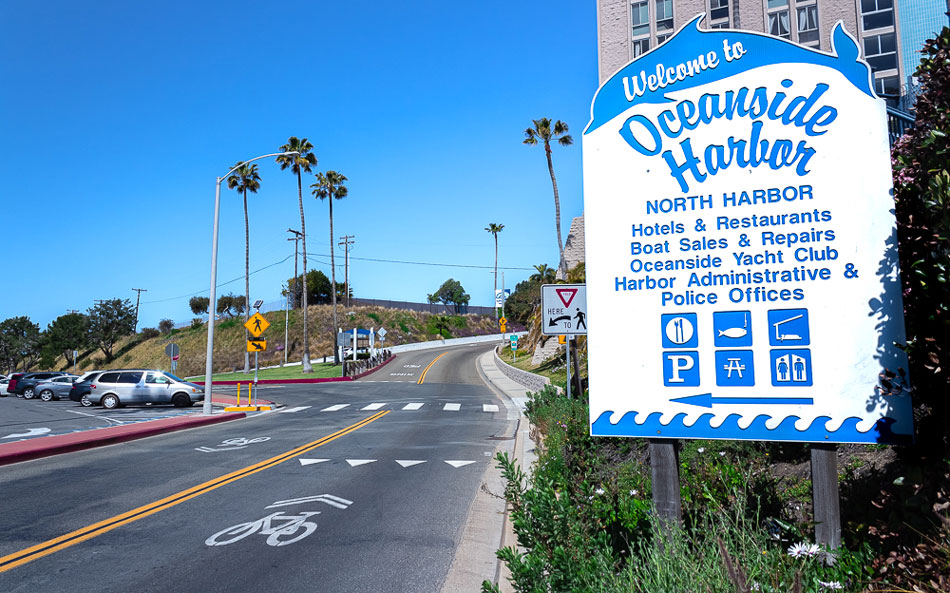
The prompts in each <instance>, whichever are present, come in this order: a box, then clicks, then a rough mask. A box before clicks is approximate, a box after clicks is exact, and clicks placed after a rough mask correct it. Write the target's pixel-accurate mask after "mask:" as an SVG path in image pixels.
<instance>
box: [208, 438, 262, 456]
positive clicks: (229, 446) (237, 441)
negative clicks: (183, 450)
mask: <svg viewBox="0 0 950 593" xmlns="http://www.w3.org/2000/svg"><path fill="white" fill-rule="evenodd" d="M269 440H270V437H255V438H253V439H247V438H244V437H237V438H233V439H227V440H224V441H221V444H220V445H218V446H217V447H214V448H213V447H195V451H201V452H202V453H214V452H216V451H235V450H237V449H243V448H245V447H247V446H248V445H254V444H257V443H264V442H267V441H269Z"/></svg>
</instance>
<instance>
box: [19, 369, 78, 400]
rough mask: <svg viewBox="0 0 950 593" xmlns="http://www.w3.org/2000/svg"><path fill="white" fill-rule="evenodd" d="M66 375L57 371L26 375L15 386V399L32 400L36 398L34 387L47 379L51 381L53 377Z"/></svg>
mask: <svg viewBox="0 0 950 593" xmlns="http://www.w3.org/2000/svg"><path fill="white" fill-rule="evenodd" d="M65 374H66V373H62V372H59V371H56V372H43V373H27V374H25V375H23V376H22V377H20V380H19V381H17V384H16V394H17V397H23V398H24V399H33V398H34V397H36V389H35V388H36V386H37V385H38V384H40V383H42V382H43V381H45V380H47V379H52V378H53V377H61V376H63V375H65Z"/></svg>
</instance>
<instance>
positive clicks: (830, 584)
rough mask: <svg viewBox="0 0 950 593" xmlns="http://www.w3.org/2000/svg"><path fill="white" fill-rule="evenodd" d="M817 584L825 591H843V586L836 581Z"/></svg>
mask: <svg viewBox="0 0 950 593" xmlns="http://www.w3.org/2000/svg"><path fill="white" fill-rule="evenodd" d="M818 584H819V585H821V586H822V587H824V588H826V589H844V585H842V584H841V583H839V582H838V581H829V582H827V583H826V582H824V581H818Z"/></svg>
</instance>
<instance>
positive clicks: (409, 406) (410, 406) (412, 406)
mask: <svg viewBox="0 0 950 593" xmlns="http://www.w3.org/2000/svg"><path fill="white" fill-rule="evenodd" d="M423 405H424V404H420V403H412V404H406V405H405V406H403V408H402V409H403V410H418V409H419V408H421V407H422V406H423Z"/></svg>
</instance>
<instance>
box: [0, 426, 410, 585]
mask: <svg viewBox="0 0 950 593" xmlns="http://www.w3.org/2000/svg"><path fill="white" fill-rule="evenodd" d="M390 411H391V410H383V411H381V412H378V413H376V414H373V415H372V416H369V417H368V418H364V419H363V420H360V421H359V422H357V423H355V424H351V425H350V426H347V427H346V428H342V429H340V430H338V431H336V432H334V433H331V434H328V435H327V436H325V437H322V438H320V439H317V440H316V441H313V442H311V443H307V444H306V445H302V446H300V447H297V448H296V449H291V450H290V451H287V452H285V453H281V454H280V455H277V456H276V457H271V458H270V459H266V460H264V461H261V462H259V463H255V464H254V465H249V466H247V467H245V468H243V469H239V470H237V471H234V472H231V473H228V474H225V475H223V476H219V477H217V478H215V479H213V480H209V481H207V482H204V483H203V484H198V485H197V486H193V487H191V488H188V489H187V490H182V491H181V492H178V493H176V494H172V495H171V496H167V497H165V498H162V499H160V500H156V501H155V502H152V503H149V504H147V505H143V506H140V507H138V508H136V509H132V510H131V511H126V512H125V513H122V514H120V515H116V516H114V517H110V518H109V519H105V520H104V521H99V522H97V523H93V524H92V525H87V526H86V527H82V528H80V529H77V530H75V531H71V532H69V533H66V534H63V535H61V536H59V537H55V538H53V539H50V540H47V541H45V542H42V543H39V544H36V545H33V546H30V547H28V548H24V549H23V550H20V551H18V552H14V553H12V554H7V555H6V556H3V557H0V573H4V572H6V571H8V570H11V569H13V568H16V567H18V566H22V565H24V564H27V563H29V562H32V561H34V560H38V559H39V558H42V557H44V556H48V555H50V554H53V553H54V552H58V551H60V550H64V549H66V548H69V547H71V546H74V545H76V544H78V543H81V542H84V541H86V540H89V539H92V538H94V537H97V536H100V535H102V534H104V533H107V532H109V531H112V530H113V529H115V528H117V527H121V526H122V525H126V524H128V523H132V522H134V521H138V520H139V519H144V518H145V517H148V516H149V515H154V514H155V513H157V512H159V511H163V510H165V509H169V508H171V507H173V506H176V505H179V504H181V503H183V502H185V501H186V500H191V499H192V498H195V497H197V496H201V495H202V494H206V493H208V492H211V491H212V490H215V489H217V488H220V487H221V486H225V485H227V484H230V483H231V482H236V481H237V480H240V479H241V478H246V477H247V476H250V475H253V474H256V473H257V472H260V471H264V470H265V469H269V468H272V467H274V466H277V465H280V464H281V463H284V462H285V461H289V460H291V459H293V458H295V457H297V456H299V455H303V454H304V453H308V452H310V451H312V450H314V449H316V448H318V447H322V446H323V445H326V444H327V443H329V442H331V441H334V440H336V439H338V438H340V437H342V436H346V435H348V434H350V433H351V432H354V431H356V430H359V429H360V428H363V427H364V426H366V425H368V424H370V423H372V422H375V421H376V420H379V419H380V418H382V417H383V416H385V415H386V414H388V413H389V412H390Z"/></svg>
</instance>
